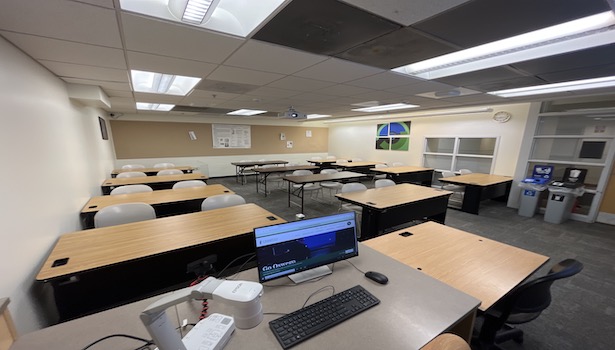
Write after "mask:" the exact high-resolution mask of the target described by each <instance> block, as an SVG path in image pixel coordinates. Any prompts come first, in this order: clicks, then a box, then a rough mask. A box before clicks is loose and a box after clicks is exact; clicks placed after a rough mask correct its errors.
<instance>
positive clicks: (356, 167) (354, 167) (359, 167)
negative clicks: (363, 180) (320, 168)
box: [335, 161, 383, 174]
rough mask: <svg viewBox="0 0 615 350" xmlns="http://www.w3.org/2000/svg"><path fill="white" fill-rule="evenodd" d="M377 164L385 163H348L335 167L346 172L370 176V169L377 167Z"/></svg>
mask: <svg viewBox="0 0 615 350" xmlns="http://www.w3.org/2000/svg"><path fill="white" fill-rule="evenodd" d="M376 164H383V162H364V161H360V162H347V163H338V164H336V165H335V166H336V167H337V168H341V169H342V170H344V171H356V172H358V173H363V174H369V172H370V169H371V168H373V167H374V166H376Z"/></svg>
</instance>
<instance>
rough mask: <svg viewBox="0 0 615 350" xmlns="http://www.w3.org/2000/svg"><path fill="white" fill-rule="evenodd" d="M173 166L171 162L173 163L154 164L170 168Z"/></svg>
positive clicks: (156, 166)
mask: <svg viewBox="0 0 615 350" xmlns="http://www.w3.org/2000/svg"><path fill="white" fill-rule="evenodd" d="M174 166H175V164H173V163H157V164H154V168H172V167H174Z"/></svg>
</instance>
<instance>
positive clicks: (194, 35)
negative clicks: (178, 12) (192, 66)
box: [122, 13, 244, 63]
mask: <svg viewBox="0 0 615 350" xmlns="http://www.w3.org/2000/svg"><path fill="white" fill-rule="evenodd" d="M122 24H123V29H124V37H125V41H126V48H127V49H128V50H131V51H140V52H148V53H153V54H158V55H162V56H170V57H178V58H183V59H191V60H196V61H202V62H209V63H221V62H222V61H224V60H225V59H226V58H227V57H228V56H229V55H230V54H231V53H233V51H235V50H236V49H237V48H238V47H239V46H240V45H241V44H242V43H243V42H244V40H243V39H239V38H233V37H229V36H227V35H218V34H214V33H211V32H207V31H205V30H201V29H196V28H194V27H190V26H187V25H183V24H176V23H170V22H163V21H161V20H156V19H149V18H145V17H140V16H135V15H132V14H128V13H122ZM144 28H147V29H146V30H145V29H144ZM152 33H156V34H155V37H152Z"/></svg>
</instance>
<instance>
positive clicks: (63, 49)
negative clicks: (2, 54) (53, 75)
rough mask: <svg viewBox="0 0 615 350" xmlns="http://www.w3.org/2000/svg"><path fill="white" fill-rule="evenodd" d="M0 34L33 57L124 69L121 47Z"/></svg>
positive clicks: (8, 33)
mask: <svg viewBox="0 0 615 350" xmlns="http://www.w3.org/2000/svg"><path fill="white" fill-rule="evenodd" d="M0 34H2V36H4V37H5V38H6V39H8V40H9V41H11V42H12V43H13V44H15V45H16V46H17V47H19V48H20V49H22V50H23V51H25V52H27V53H28V55H30V56H31V57H32V58H34V59H40V60H48V61H60V62H66V63H76V64H82V65H89V66H99V67H107V68H118V69H126V61H125V59H124V52H123V51H122V50H121V49H113V48H108V47H102V46H94V45H88V44H82V43H76V42H71V41H64V40H58V39H48V38H43V37H40V36H35V35H27V34H17V33H10V32H0Z"/></svg>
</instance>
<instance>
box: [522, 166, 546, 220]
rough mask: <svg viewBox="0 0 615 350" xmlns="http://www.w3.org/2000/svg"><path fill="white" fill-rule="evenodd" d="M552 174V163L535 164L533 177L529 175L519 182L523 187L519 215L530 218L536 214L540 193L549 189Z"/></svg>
mask: <svg viewBox="0 0 615 350" xmlns="http://www.w3.org/2000/svg"><path fill="white" fill-rule="evenodd" d="M552 175H553V166H552V165H535V166H534V171H533V172H532V177H528V178H527V179H524V180H523V181H521V182H520V183H519V187H521V189H522V190H521V199H520V201H519V210H518V212H517V213H518V214H519V215H521V216H525V217H528V218H531V217H533V216H534V214H535V213H536V208H538V201H539V199H540V194H541V192H542V191H544V190H546V189H547V186H548V185H549V183H550V182H551V176H552Z"/></svg>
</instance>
